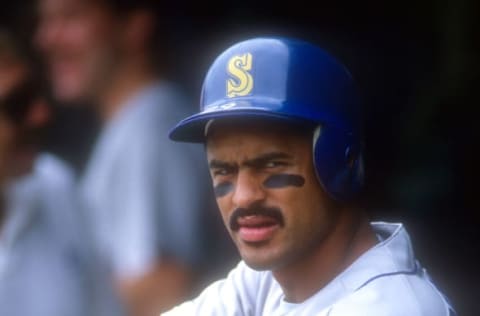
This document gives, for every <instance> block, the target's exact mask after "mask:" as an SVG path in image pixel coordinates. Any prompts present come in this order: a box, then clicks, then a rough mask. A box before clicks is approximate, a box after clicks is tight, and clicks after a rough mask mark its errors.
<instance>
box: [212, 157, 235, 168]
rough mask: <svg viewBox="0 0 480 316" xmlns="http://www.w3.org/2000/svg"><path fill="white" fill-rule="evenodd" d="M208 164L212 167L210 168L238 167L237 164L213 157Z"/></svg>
mask: <svg viewBox="0 0 480 316" xmlns="http://www.w3.org/2000/svg"><path fill="white" fill-rule="evenodd" d="M208 166H209V167H210V169H233V168H235V167H236V164H231V163H228V162H225V161H221V160H217V159H212V160H210V162H209V163H208Z"/></svg>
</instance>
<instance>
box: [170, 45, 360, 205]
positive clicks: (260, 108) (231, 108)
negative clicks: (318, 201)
mask: <svg viewBox="0 0 480 316" xmlns="http://www.w3.org/2000/svg"><path fill="white" fill-rule="evenodd" d="M200 103H201V104H200V113H198V114H195V115H192V116H190V117H188V118H186V119H184V120H182V121H181V122H180V123H178V124H177V125H176V126H175V127H174V128H173V129H172V131H171V132H170V138H171V139H172V140H177V141H186V142H205V137H206V129H207V128H208V124H209V122H210V121H212V120H220V119H222V118H232V117H256V118H268V119H279V120H286V121H291V122H305V123H313V124H314V125H315V126H318V128H316V129H315V133H314V136H313V137H314V142H313V144H314V145H313V154H314V164H315V169H316V172H317V177H318V179H319V181H320V183H321V184H322V186H323V187H324V189H325V190H326V191H327V192H328V193H329V194H330V195H331V196H332V197H333V198H334V199H336V200H341V201H346V200H349V199H351V198H352V197H353V196H354V195H355V194H356V193H357V192H358V191H359V190H360V189H361V187H362V185H363V181H364V172H363V159H362V131H361V130H362V120H361V115H362V111H361V105H360V100H359V96H358V92H357V89H356V86H355V83H354V80H353V79H352V77H351V75H350V73H349V72H348V71H347V69H346V68H345V67H344V66H343V65H342V64H341V63H339V62H338V61H337V60H336V59H335V58H333V57H332V56H331V55H330V54H328V53H327V52H326V51H324V50H322V49H321V48H319V47H317V46H315V45H312V44H310V43H308V42H305V41H301V40H297V39H290V38H254V39H250V40H246V41H243V42H240V43H237V44H235V45H233V46H232V47H230V48H228V49H227V50H226V51H224V52H223V53H222V54H221V55H220V56H219V57H218V58H217V59H216V60H215V61H214V63H213V64H212V66H211V67H210V69H209V71H208V73H207V76H206V77H205V80H204V83H203V88H202V95H201V102H200Z"/></svg>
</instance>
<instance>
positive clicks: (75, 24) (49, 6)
mask: <svg viewBox="0 0 480 316" xmlns="http://www.w3.org/2000/svg"><path fill="white" fill-rule="evenodd" d="M117 24H118V22H117V21H116V20H115V18H114V16H113V14H112V13H111V12H110V11H109V10H107V8H106V7H105V6H102V5H101V1H96V0H39V25H38V29H37V34H36V44H37V46H38V47H39V49H40V50H41V51H42V52H43V53H44V56H45V59H46V62H47V65H48V67H49V73H50V76H51V81H52V85H53V91H54V94H55V96H56V97H57V98H58V99H60V100H63V101H75V100H78V99H83V98H91V97H96V95H97V93H98V91H99V89H101V88H102V86H104V85H105V84H107V83H108V82H109V80H111V76H112V72H113V70H114V68H115V67H114V66H115V62H116V59H117V58H118V51H119V49H118V47H117V46H118V36H117V33H118V31H119V30H118V25H117Z"/></svg>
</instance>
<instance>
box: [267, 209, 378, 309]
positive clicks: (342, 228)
mask: <svg viewBox="0 0 480 316" xmlns="http://www.w3.org/2000/svg"><path fill="white" fill-rule="evenodd" d="M376 242H377V240H376V238H375V235H374V233H373V231H372V229H371V227H370V224H369V222H368V220H367V218H366V217H365V216H364V215H363V214H362V213H357V212H355V213H352V212H343V213H342V215H341V216H340V218H339V223H338V225H337V226H336V227H335V228H334V229H333V230H332V232H331V233H330V234H329V235H328V236H327V237H326V239H325V240H324V241H323V242H322V244H321V245H320V246H319V248H317V251H315V252H314V253H312V254H311V255H309V256H308V257H306V258H303V260H302V261H301V262H295V263H292V264H290V265H288V266H286V267H284V268H281V269H278V270H275V271H273V275H274V277H275V279H276V280H277V282H279V284H280V285H281V287H282V289H283V291H284V294H285V299H286V300H287V301H289V302H292V303H300V302H303V301H305V300H306V299H308V298H309V297H310V296H312V295H313V294H315V293H316V292H318V291H319V290H320V289H322V288H323V287H325V286H326V285H327V284H328V283H329V282H330V281H332V280H333V279H334V278H335V277H336V276H337V275H339V274H340V273H341V272H342V271H343V270H345V269H346V268H347V267H348V266H350V265H351V264H352V263H353V262H354V261H355V260H356V259H357V258H358V257H360V256H361V255H362V254H363V253H364V252H365V251H367V250H368V249H370V248H371V247H373V246H374V245H375V244H376Z"/></svg>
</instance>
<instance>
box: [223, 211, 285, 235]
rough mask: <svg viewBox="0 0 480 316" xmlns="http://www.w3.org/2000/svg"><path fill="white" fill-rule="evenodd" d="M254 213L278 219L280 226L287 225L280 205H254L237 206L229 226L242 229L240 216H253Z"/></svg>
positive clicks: (232, 228) (234, 229) (233, 228)
mask: <svg viewBox="0 0 480 316" xmlns="http://www.w3.org/2000/svg"><path fill="white" fill-rule="evenodd" d="M252 215H259V216H266V217H271V218H273V219H275V220H276V221H278V223H279V224H280V226H284V225H285V221H284V218H283V214H282V210H281V209H280V208H278V207H264V206H256V205H255V206H252V207H249V208H237V209H235V210H234V211H233V213H232V215H231V216H230V221H229V226H230V229H231V230H233V231H236V230H238V229H240V226H239V225H238V219H239V218H240V217H245V216H252Z"/></svg>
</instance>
